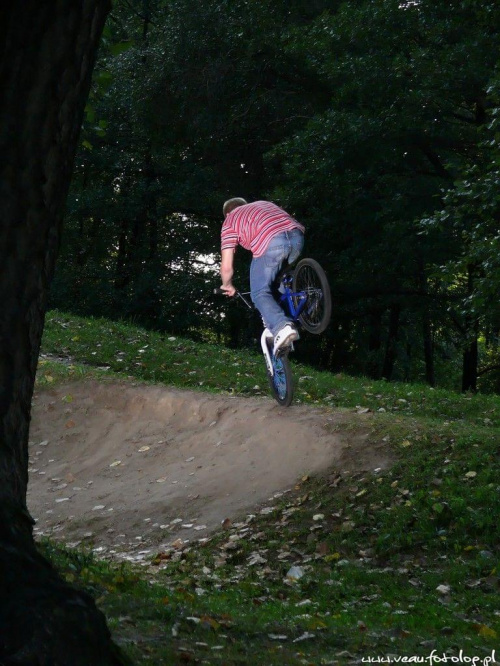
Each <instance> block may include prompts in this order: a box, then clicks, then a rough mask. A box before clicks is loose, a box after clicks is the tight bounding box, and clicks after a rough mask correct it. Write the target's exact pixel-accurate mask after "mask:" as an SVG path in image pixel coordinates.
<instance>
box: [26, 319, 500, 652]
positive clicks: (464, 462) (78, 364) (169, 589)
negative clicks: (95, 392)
mask: <svg viewBox="0 0 500 666" xmlns="http://www.w3.org/2000/svg"><path fill="white" fill-rule="evenodd" d="M43 352H44V353H45V354H49V355H52V354H57V355H60V356H62V357H65V358H66V363H58V362H54V361H53V360H51V359H50V357H46V358H44V359H43V360H42V362H41V365H40V370H39V378H38V384H39V386H40V387H41V386H44V385H50V384H52V383H53V382H56V381H59V380H61V379H66V378H76V377H80V376H85V375H91V376H98V377H100V378H102V379H103V381H105V380H106V378H110V379H111V378H112V377H116V376H117V375H119V376H121V377H123V376H128V377H132V378H134V379H138V378H139V379H142V380H146V381H156V382H162V383H165V384H168V385H175V386H177V387H186V388H193V389H198V390H208V391H216V392H220V391H231V392H236V393H239V394H242V395H248V394H256V393H266V391H267V389H266V378H265V374H264V371H263V363H262V359H261V358H260V356H259V355H257V354H249V353H248V352H238V351H233V350H228V349H222V348H220V347H218V346H215V345H214V346H211V345H199V344H196V343H194V342H191V341H188V340H181V339H179V338H177V339H172V338H171V337H169V336H161V335H159V334H154V333H149V332H146V331H144V330H142V329H137V328H134V327H131V326H128V325H124V324H117V323H112V322H109V321H105V320H85V319H80V318H77V317H73V316H67V315H64V314H61V313H50V314H49V316H48V318H47V325H46V332H45V336H44V342H43ZM68 361H69V362H68ZM103 368H105V369H103ZM294 372H295V375H296V376H297V377H299V378H300V379H299V382H298V387H297V398H298V399H299V400H300V401H301V402H302V403H306V404H308V403H311V404H315V405H318V404H319V405H325V406H328V407H333V408H336V407H339V408H347V409H350V410H351V411H352V418H353V427H355V423H356V419H358V418H359V417H358V416H357V414H356V412H358V411H362V410H366V409H369V410H370V412H368V416H364V417H363V418H364V419H365V420H364V422H363V425H364V426H366V425H367V424H369V425H370V426H371V428H372V435H371V441H373V442H380V441H382V440H384V441H385V442H386V444H387V446H389V447H392V448H393V449H394V451H395V452H396V453H397V454H398V459H399V463H398V464H397V465H396V466H395V467H394V468H393V469H392V470H391V471H390V472H386V473H384V474H377V473H373V474H365V475H364V476H361V475H355V476H353V475H348V476H342V475H341V474H338V473H336V472H334V471H333V470H332V475H331V476H330V477H329V478H328V479H308V478H305V479H303V480H302V481H301V482H300V483H298V484H297V487H296V488H294V489H292V490H291V491H290V492H289V493H286V494H285V495H283V496H282V497H279V498H276V500H275V501H273V502H272V504H270V506H269V507H268V508H267V509H266V510H265V511H264V512H263V513H258V514H257V515H256V516H255V517H250V518H247V517H245V516H243V517H242V522H241V523H239V524H235V525H229V526H227V529H225V530H221V533H219V534H217V535H215V536H214V537H213V538H212V539H211V540H210V541H209V542H208V543H207V544H204V545H199V546H197V547H192V548H191V549H187V550H185V551H184V552H183V553H182V554H181V553H178V554H176V555H174V556H173V557H172V556H171V554H163V553H159V554H158V556H157V557H156V559H155V560H154V561H152V562H151V568H150V570H149V571H146V570H144V569H143V570H141V571H139V572H137V571H135V572H134V571H132V570H130V569H126V568H123V567H121V568H117V567H115V566H111V565H108V564H102V563H98V562H96V561H95V560H94V559H93V558H92V556H91V555H90V554H88V553H82V552H69V551H68V552H66V551H62V550H61V549H59V548H55V547H54V546H53V545H52V544H50V543H46V544H45V545H44V548H46V549H47V550H48V551H49V552H50V554H51V556H52V558H53V559H54V561H56V562H57V563H58V564H59V566H61V568H62V570H63V571H64V572H65V575H66V576H68V577H69V579H70V580H74V581H75V583H77V584H80V585H84V586H85V587H87V588H90V589H91V591H94V593H95V595H96V596H97V597H98V599H99V604H100V606H101V608H102V609H103V610H104V611H105V613H106V615H107V617H108V619H109V622H110V625H111V626H112V628H113V629H114V631H115V634H116V637H117V640H118V641H120V642H122V643H123V644H124V645H126V646H127V650H128V651H129V652H130V654H131V655H132V656H133V657H134V658H135V659H136V660H137V661H141V663H147V664H162V663H165V664H167V663H169V664H170V663H184V662H188V663H189V662H191V663H206V664H240V663H241V664H321V663H348V662H350V661H354V662H356V661H360V660H361V659H363V658H365V659H367V658H368V657H377V656H380V657H382V656H385V655H388V654H392V655H401V656H407V657H411V656H417V655H418V656H422V657H425V656H427V655H429V654H430V653H431V651H432V650H433V649H435V650H437V652H438V654H439V655H441V656H442V653H443V652H444V651H448V652H449V654H450V655H451V654H454V655H459V652H460V650H463V652H464V654H465V655H469V656H477V657H481V658H483V657H485V656H488V655H491V651H492V650H493V649H494V648H495V647H496V645H497V644H498V643H499V636H500V617H499V615H500V604H499V590H500V588H499V578H498V568H497V567H498V563H499V562H498V560H499V556H500V551H499V546H498V544H499V543H500V539H499V527H498V522H499V516H500V495H499V490H500V481H499V479H500V476H499V473H498V472H499V468H500V438H499V425H500V398H497V397H494V396H463V395H458V394H454V393H450V392H447V391H442V390H432V389H429V388H428V387H425V386H416V385H403V384H388V383H386V382H374V381H369V380H363V379H353V378H350V377H346V376H340V375H338V376H332V375H329V374H328V373H319V372H316V371H314V370H312V369H310V368H305V367H300V366H295V369H294ZM256 386H258V387H261V388H255V387H256ZM165 563H168V566H167V567H166V568H164V569H161V570H159V569H160V567H159V565H160V564H161V565H164V564H165ZM292 566H297V567H299V569H298V571H299V574H300V575H301V577H300V578H299V579H298V580H295V581H294V580H290V579H289V578H287V573H288V572H289V571H290V568H291V567H292ZM153 571H154V572H155V573H154V575H152V572H153ZM153 580H154V582H152V581H153Z"/></svg>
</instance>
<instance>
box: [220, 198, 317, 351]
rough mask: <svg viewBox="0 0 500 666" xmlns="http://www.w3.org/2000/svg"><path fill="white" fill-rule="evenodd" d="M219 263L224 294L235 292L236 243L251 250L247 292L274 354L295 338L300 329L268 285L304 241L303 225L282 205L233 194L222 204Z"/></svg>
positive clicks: (299, 250)
mask: <svg viewBox="0 0 500 666" xmlns="http://www.w3.org/2000/svg"><path fill="white" fill-rule="evenodd" d="M223 214H224V223H223V225H222V229H221V254H222V261H221V267H220V273H221V279H222V286H221V289H222V290H223V291H225V292H226V296H234V294H235V293H236V289H235V288H234V286H233V284H232V278H233V272H234V270H233V263H234V253H235V252H236V248H237V246H238V245H241V246H242V247H243V248H245V249H246V250H249V251H250V252H252V255H253V259H252V263H251V265H250V295H251V298H252V301H253V303H254V305H255V307H256V308H257V309H258V310H259V312H260V314H261V315H262V319H263V321H264V325H265V326H266V327H267V328H268V329H269V331H270V332H271V334H272V335H273V337H274V354H276V352H277V351H278V350H279V349H281V348H284V347H286V346H288V345H290V344H291V343H292V342H293V341H294V340H298V339H299V333H298V331H297V329H296V328H295V325H294V324H293V323H292V321H291V320H290V319H289V318H288V317H287V316H286V315H285V313H284V312H283V310H282V308H281V307H280V305H279V304H278V303H277V302H276V300H275V298H274V296H273V294H272V291H271V287H272V284H273V282H274V280H275V278H276V276H277V275H278V272H279V270H280V268H281V266H282V264H283V262H284V261H285V259H286V260H288V263H290V264H291V263H293V262H294V261H295V260H296V259H297V258H298V256H299V255H300V253H301V251H302V247H303V245H304V227H303V226H302V225H301V224H299V223H298V222H297V221H296V220H294V218H293V217H291V216H290V215H289V214H288V213H286V212H285V211H284V210H283V209H281V208H279V206H276V205H275V204H273V203H271V202H269V201H254V202H253V203H247V202H246V201H245V199H241V198H239V197H238V198H234V199H229V200H228V201H226V202H225V204H224V207H223Z"/></svg>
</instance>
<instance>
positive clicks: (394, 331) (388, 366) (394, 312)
mask: <svg viewBox="0 0 500 666" xmlns="http://www.w3.org/2000/svg"><path fill="white" fill-rule="evenodd" d="M400 315H401V306H400V305H398V304H395V305H391V308H390V316H389V333H388V336H387V344H386V347H385V358H384V367H383V369H382V377H383V378H384V379H387V380H389V381H390V379H391V378H392V371H393V369H394V361H395V360H396V349H397V348H396V343H397V340H398V333H399V318H400Z"/></svg>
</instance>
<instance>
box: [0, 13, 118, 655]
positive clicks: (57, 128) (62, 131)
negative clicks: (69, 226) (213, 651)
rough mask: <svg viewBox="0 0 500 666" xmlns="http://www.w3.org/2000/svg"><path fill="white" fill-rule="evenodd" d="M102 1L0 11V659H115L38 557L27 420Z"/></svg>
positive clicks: (105, 636)
mask: <svg viewBox="0 0 500 666" xmlns="http://www.w3.org/2000/svg"><path fill="white" fill-rule="evenodd" d="M108 11H109V0H52V1H51V2H49V1H48V0H23V1H22V2H11V3H3V5H2V9H1V10H0V91H1V92H0V94H1V97H0V211H1V216H2V222H1V227H0V260H1V269H0V297H1V303H2V308H1V314H0V663H1V664H2V665H6V664H12V665H14V664H16V665H26V666H28V665H30V666H37V665H40V666H41V665H46V666H49V664H50V666H62V665H68V666H70V665H71V666H78V665H82V666H83V665H84V664H85V666H88V665H89V664H96V665H97V664H106V665H107V664H119V663H123V662H122V659H121V657H120V656H119V652H118V650H117V648H116V647H115V646H114V645H113V643H112V642H111V640H110V637H109V632H108V630H107V627H106V624H105V621H104V618H103V616H102V614H101V613H100V612H99V611H97V609H96V607H95V605H94V603H93V601H92V600H91V599H90V597H88V596H87V595H85V594H83V593H81V592H77V591H76V590H72V589H71V588H70V587H69V586H68V585H66V584H65V583H64V582H63V581H62V580H61V579H60V578H59V577H58V576H57V574H56V573H55V572H54V570H53V569H52V568H51V566H50V565H49V564H48V563H47V562H46V561H45V560H44V559H43V558H42V557H41V556H40V555H39V553H38V552H37V550H36V547H35V545H34V541H33V536H32V519H31V517H30V515H29V513H28V510H27V507H26V488H27V483H28V430H29V420H30V408H31V398H32V394H33V387H34V381H35V371H36V367H37V360H38V354H39V349H40V340H41V336H42V330H43V325H44V316H45V309H46V304H47V292H48V288H49V284H50V281H51V279H52V276H53V272H54V265H55V261H56V255H57V251H58V248H59V240H60V234H61V226H62V225H61V222H62V213H63V206H64V202H65V199H66V195H67V191H68V187H69V182H70V177H71V170H72V166H73V160H74V155H75V150H76V146H77V142H78V136H79V130H80V126H81V123H82V117H83V109H84V105H85V101H86V98H87V94H88V90H89V86H90V79H91V74H92V69H93V66H94V61H95V55H96V51H97V47H98V43H99V39H100V35H101V32H102V28H103V25H104V21H105V18H106V15H107V13H108Z"/></svg>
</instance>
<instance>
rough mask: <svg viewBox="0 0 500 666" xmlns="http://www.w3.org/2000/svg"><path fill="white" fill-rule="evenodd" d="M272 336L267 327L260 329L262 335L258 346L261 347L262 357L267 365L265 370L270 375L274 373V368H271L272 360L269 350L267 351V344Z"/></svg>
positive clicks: (271, 339)
mask: <svg viewBox="0 0 500 666" xmlns="http://www.w3.org/2000/svg"><path fill="white" fill-rule="evenodd" d="M273 340H274V337H273V334H272V333H271V331H270V330H269V329H268V328H265V329H264V330H263V331H262V335H261V336H260V346H261V347H262V353H263V354H264V359H265V361H266V366H267V371H268V372H269V374H270V375H271V377H272V376H273V375H274V368H273V361H272V358H271V352H270V351H269V344H268V341H271V342H272V341H273Z"/></svg>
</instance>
